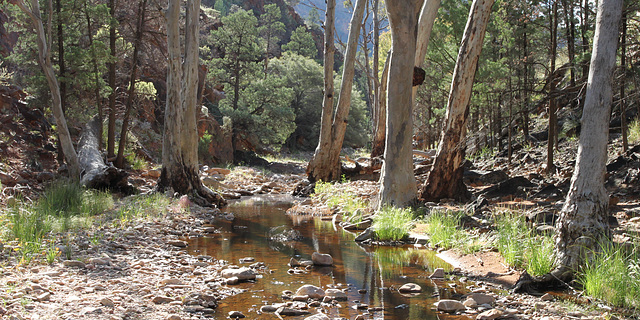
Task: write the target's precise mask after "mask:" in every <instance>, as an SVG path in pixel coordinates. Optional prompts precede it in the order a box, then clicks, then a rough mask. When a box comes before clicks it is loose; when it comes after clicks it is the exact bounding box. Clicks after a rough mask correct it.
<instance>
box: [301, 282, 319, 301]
mask: <svg viewBox="0 0 640 320" xmlns="http://www.w3.org/2000/svg"><path fill="white" fill-rule="evenodd" d="M295 295H296V296H305V295H306V296H308V297H309V298H311V299H322V298H323V297H324V296H325V292H324V290H322V289H321V288H319V287H316V286H314V285H310V284H305V285H304V286H302V287H300V288H298V290H297V291H296V294H295Z"/></svg>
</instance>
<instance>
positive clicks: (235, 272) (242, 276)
mask: <svg viewBox="0 0 640 320" xmlns="http://www.w3.org/2000/svg"><path fill="white" fill-rule="evenodd" d="M220 275H222V277H224V278H233V277H237V278H238V280H240V281H246V280H255V279H256V273H255V271H253V270H251V269H250V268H247V267H242V268H238V269H224V270H222V272H221V273H220Z"/></svg>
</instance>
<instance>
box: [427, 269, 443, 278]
mask: <svg viewBox="0 0 640 320" xmlns="http://www.w3.org/2000/svg"><path fill="white" fill-rule="evenodd" d="M429 278H431V279H444V269H443V268H437V269H436V270H434V271H433V273H432V274H431V275H430V276H429Z"/></svg>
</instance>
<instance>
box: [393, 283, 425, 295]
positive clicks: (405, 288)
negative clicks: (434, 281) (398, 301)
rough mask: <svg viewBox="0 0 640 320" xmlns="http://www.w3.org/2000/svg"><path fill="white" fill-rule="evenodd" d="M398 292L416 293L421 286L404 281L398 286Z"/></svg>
mask: <svg viewBox="0 0 640 320" xmlns="http://www.w3.org/2000/svg"><path fill="white" fill-rule="evenodd" d="M398 292H400V293H418V292H422V287H420V286H419V285H417V284H415V283H405V284H404V285H402V286H401V287H400V288H398Z"/></svg>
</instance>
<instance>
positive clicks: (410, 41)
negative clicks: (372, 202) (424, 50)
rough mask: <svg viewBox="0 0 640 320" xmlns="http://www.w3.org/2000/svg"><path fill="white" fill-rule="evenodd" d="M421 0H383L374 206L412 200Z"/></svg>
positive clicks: (403, 203)
mask: <svg viewBox="0 0 640 320" xmlns="http://www.w3.org/2000/svg"><path fill="white" fill-rule="evenodd" d="M421 4H422V1H421V0H412V1H407V0H387V12H388V13H389V25H390V27H391V35H392V38H391V39H392V40H391V62H390V64H389V80H388V90H389V91H388V94H387V123H386V126H387V133H386V138H385V146H386V147H385V150H384V162H383V165H382V172H381V174H380V193H379V203H378V207H379V208H380V207H382V206H387V205H391V206H397V207H405V206H407V205H410V204H411V203H413V202H414V201H415V200H416V193H417V188H416V179H415V176H414V174H413V153H412V151H413V146H412V142H413V102H412V93H411V88H412V87H413V68H414V61H415V54H416V26H417V24H418V10H419V9H420V5H421Z"/></svg>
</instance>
